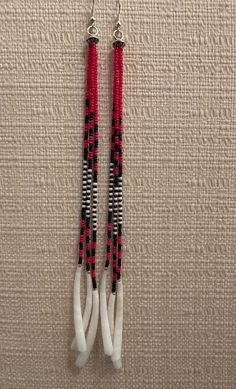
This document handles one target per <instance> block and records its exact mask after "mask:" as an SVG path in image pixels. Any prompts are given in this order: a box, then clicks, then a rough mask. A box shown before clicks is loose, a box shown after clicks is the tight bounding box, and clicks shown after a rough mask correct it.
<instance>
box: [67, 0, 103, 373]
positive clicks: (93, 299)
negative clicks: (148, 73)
mask: <svg viewBox="0 0 236 389" xmlns="http://www.w3.org/2000/svg"><path fill="white" fill-rule="evenodd" d="M93 8H94V2H93ZM93 8H92V16H91V18H90V26H89V27H88V29H87V32H88V35H89V37H88V39H87V41H88V54H87V82H86V99H85V126H84V157H83V178H82V182H83V184H82V208H81V220H80V238H79V249H78V266H77V269H76V274H75V281H74V325H75V338H74V339H73V341H72V345H71V347H72V349H74V350H76V351H79V352H80V353H79V355H78V357H77V360H76V365H77V366H78V367H80V368H81V367H83V366H84V364H85V363H86V361H87V359H88V358H89V355H90V352H91V350H92V348H93V344H94V341H95V337H96V332H97V325H98V315H99V296H98V291H97V282H96V241H97V183H98V88H97V46H96V45H97V42H98V37H97V36H98V29H97V27H96V26H95V18H94V16H93ZM91 210H92V218H91ZM91 219H92V223H91ZM84 262H86V272H87V296H86V302H85V309H84V313H83V316H82V311H81V301H80V283H81V282H80V280H81V272H82V265H83V263H84ZM87 329H88V331H87V337H85V333H86V330H87Z"/></svg>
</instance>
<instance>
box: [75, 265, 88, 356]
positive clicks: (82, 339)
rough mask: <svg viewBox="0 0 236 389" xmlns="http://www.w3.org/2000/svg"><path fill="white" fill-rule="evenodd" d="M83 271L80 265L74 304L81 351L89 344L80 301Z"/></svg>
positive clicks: (77, 337)
mask: <svg viewBox="0 0 236 389" xmlns="http://www.w3.org/2000/svg"><path fill="white" fill-rule="evenodd" d="M81 271H82V268H81V267H80V266H78V267H77V269H76V272H75V281H74V304H73V305H74V325H75V338H76V346H77V349H78V350H79V351H81V352H85V351H86V349H87V346H86V340H85V333H84V328H83V319H82V313H81V301H80V279H81ZM72 343H73V342H72Z"/></svg>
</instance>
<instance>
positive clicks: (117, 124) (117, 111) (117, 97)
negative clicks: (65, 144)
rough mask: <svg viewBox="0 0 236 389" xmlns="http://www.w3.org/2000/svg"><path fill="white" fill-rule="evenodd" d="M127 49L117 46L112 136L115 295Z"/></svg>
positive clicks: (110, 235)
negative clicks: (124, 78) (123, 79)
mask: <svg viewBox="0 0 236 389" xmlns="http://www.w3.org/2000/svg"><path fill="white" fill-rule="evenodd" d="M122 51H123V46H120V45H114V80H113V114H112V133H111V156H110V172H109V174H110V179H109V196H108V220H107V247H106V262H105V268H106V269H107V268H108V267H109V264H110V260H111V254H112V293H115V292H116V282H117V279H120V273H121V260H122V258H121V256H122V254H121V251H122V236H121V235H122V165H123V146H122V82H123V81H122V77H123V68H122V66H123V52H122Z"/></svg>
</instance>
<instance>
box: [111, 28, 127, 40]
mask: <svg viewBox="0 0 236 389" xmlns="http://www.w3.org/2000/svg"><path fill="white" fill-rule="evenodd" d="M113 36H114V38H115V39H116V40H117V41H123V39H124V35H123V31H121V30H120V29H119V28H117V29H116V30H115V31H114V32H113Z"/></svg>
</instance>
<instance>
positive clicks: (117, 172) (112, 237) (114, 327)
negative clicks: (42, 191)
mask: <svg viewBox="0 0 236 389" xmlns="http://www.w3.org/2000/svg"><path fill="white" fill-rule="evenodd" d="M119 15H120V6H119ZM120 27H121V22H120V18H119V16H118V22H117V29H116V30H115V31H114V33H113V35H114V38H115V41H114V42H113V48H114V63H113V66H114V76H113V114H112V130H111V153H110V168H109V191H108V218H107V244H106V261H105V268H104V271H103V274H102V279H101V289H100V315H101V327H102V337H103V347H104V353H105V354H106V355H109V356H111V359H112V361H113V365H114V367H115V368H120V367H121V345H122V327H123V287H122V279H121V266H122V176H123V175H122V173H123V172H122V169H123V142H122V134H123V128H122V89H123V47H124V46H125V43H124V40H123V33H122V31H121V29H120ZM111 259H112V285H111V293H110V296H109V300H108V305H107V298H106V276H107V270H108V268H109V266H110V263H111ZM115 306H116V312H115Z"/></svg>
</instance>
